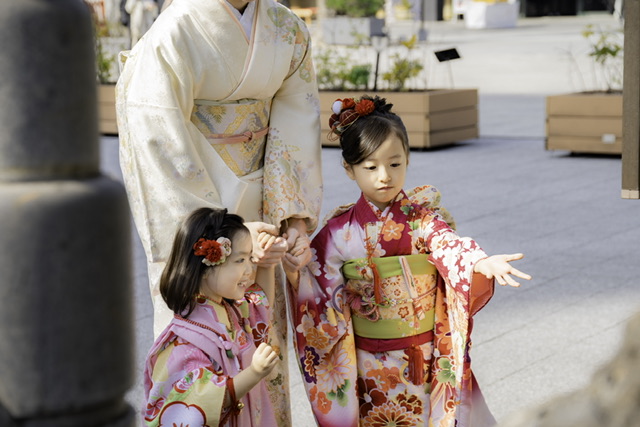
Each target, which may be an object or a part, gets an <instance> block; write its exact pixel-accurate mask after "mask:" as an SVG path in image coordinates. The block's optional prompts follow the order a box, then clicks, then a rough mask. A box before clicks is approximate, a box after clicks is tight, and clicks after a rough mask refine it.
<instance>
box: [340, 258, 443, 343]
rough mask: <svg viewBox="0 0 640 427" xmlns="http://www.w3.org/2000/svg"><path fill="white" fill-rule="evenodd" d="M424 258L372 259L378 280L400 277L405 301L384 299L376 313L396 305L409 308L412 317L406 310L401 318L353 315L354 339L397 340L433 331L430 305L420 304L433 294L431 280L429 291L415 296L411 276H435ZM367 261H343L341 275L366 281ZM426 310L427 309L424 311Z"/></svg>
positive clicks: (368, 277) (434, 270)
mask: <svg viewBox="0 0 640 427" xmlns="http://www.w3.org/2000/svg"><path fill="white" fill-rule="evenodd" d="M427 258H428V255H425V254H416V255H406V256H393V257H383V258H372V259H371V261H372V262H373V263H375V266H376V269H377V271H378V274H379V277H380V280H382V281H383V282H385V281H387V283H389V282H388V279H391V278H394V277H395V276H400V277H401V281H402V282H404V284H405V285H406V292H405V296H406V297H407V298H404V299H400V300H393V299H390V298H385V304H382V305H378V307H377V308H376V310H378V312H380V311H382V310H392V309H393V306H394V305H395V306H397V305H399V304H405V305H409V304H410V305H412V310H411V311H413V314H410V311H409V309H408V308H407V309H406V312H407V314H408V315H406V316H405V317H400V316H393V317H391V318H388V317H387V318H385V317H384V316H378V317H377V318H375V319H372V318H371V316H362V315H360V314H361V313H353V316H352V317H351V319H352V322H353V329H354V333H355V335H356V336H358V337H362V338H371V339H382V340H388V339H401V338H406V337H413V336H417V335H422V334H425V333H426V332H428V331H431V330H433V326H434V320H435V308H434V304H433V303H431V304H429V303H428V302H426V301H424V300H425V299H426V298H428V297H429V296H431V297H433V295H434V293H435V281H434V286H433V288H432V289H429V290H427V291H426V292H425V293H424V294H423V295H418V293H417V291H416V288H415V281H414V276H418V275H433V276H435V274H436V273H437V270H436V267H435V266H434V265H433V264H431V263H430V262H429V261H428V259H427ZM368 265H369V260H368V259H366V258H360V259H354V260H350V261H347V262H346V263H345V264H344V265H343V267H342V273H343V275H344V277H345V278H346V279H348V280H365V281H368V282H370V281H371V277H370V273H369V272H368V271H369V269H368V268H367V266H368ZM425 307H429V308H428V309H426V310H425V309H424V308H425Z"/></svg>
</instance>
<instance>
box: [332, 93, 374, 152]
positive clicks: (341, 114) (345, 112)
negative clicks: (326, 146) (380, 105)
mask: <svg viewBox="0 0 640 427" xmlns="http://www.w3.org/2000/svg"><path fill="white" fill-rule="evenodd" d="M375 109H376V106H375V104H374V103H373V101H372V100H370V99H360V100H358V101H356V100H354V99H353V98H345V99H337V100H336V101H335V102H334V103H333V106H332V107H331V110H332V111H333V114H332V115H331V117H329V127H330V128H331V132H329V135H328V136H327V138H328V139H329V140H330V141H335V140H337V139H338V138H340V135H342V133H343V132H344V131H345V130H346V129H347V128H348V127H349V126H351V125H352V124H353V122H355V121H356V120H358V119H359V118H360V117H362V116H367V115H369V114H371V113H372V112H373V111H374V110H375Z"/></svg>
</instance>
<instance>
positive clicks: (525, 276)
mask: <svg viewBox="0 0 640 427" xmlns="http://www.w3.org/2000/svg"><path fill="white" fill-rule="evenodd" d="M509 273H510V274H512V275H514V276H516V277H519V278H521V279H524V280H531V276H530V275H528V274H527V273H523V272H522V271H520V270H518V269H515V268H512V269H511V271H510V272H509Z"/></svg>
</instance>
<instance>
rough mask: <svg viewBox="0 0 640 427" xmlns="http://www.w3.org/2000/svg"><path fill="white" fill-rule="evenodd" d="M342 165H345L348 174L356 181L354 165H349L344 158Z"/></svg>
mask: <svg viewBox="0 0 640 427" xmlns="http://www.w3.org/2000/svg"><path fill="white" fill-rule="evenodd" d="M342 167H344V171H345V172H346V173H347V176H348V177H349V178H351V179H352V180H354V181H355V180H356V176H355V174H354V173H353V165H349V164H347V163H346V162H345V161H344V160H343V161H342Z"/></svg>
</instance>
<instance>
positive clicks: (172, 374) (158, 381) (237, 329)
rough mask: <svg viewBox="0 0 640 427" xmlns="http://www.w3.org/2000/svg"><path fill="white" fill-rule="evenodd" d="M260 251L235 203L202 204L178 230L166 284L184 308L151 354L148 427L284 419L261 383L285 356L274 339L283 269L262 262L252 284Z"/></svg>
mask: <svg viewBox="0 0 640 427" xmlns="http://www.w3.org/2000/svg"><path fill="white" fill-rule="evenodd" d="M258 241H259V243H260V244H261V246H262V247H263V248H265V249H266V248H268V247H269V246H271V245H272V244H282V243H283V242H284V240H283V238H281V237H278V238H276V237H275V236H271V235H269V234H266V233H262V234H261V235H260V236H259V238H258ZM251 253H252V241H251V235H250V233H249V230H248V229H247V227H246V226H245V225H244V223H243V221H242V218H241V217H239V216H238V215H233V214H229V213H227V211H226V209H224V210H220V209H210V208H201V209H198V210H196V211H195V212H193V213H192V214H191V215H190V216H189V217H188V218H187V219H186V221H185V222H184V223H183V225H182V226H181V228H180V229H179V230H178V232H177V234H176V236H175V240H174V242H173V248H172V250H171V255H170V257H169V261H168V262H167V265H166V267H165V269H164V272H163V274H162V278H161V281H160V291H161V293H162V297H163V298H164V300H165V302H166V303H167V305H168V307H169V308H170V309H171V310H172V311H173V312H174V313H175V315H174V318H173V320H172V321H171V323H170V324H169V326H167V328H166V329H165V330H164V332H162V333H161V334H160V336H159V337H158V338H157V339H156V341H155V343H154V344H153V346H152V348H151V350H150V351H149V354H148V356H147V360H146V366H145V373H144V389H145V400H146V408H144V410H143V417H144V422H145V425H146V426H171V425H189V426H191V427H195V426H209V427H213V426H218V425H225V426H226V425H232V426H243V427H244V426H260V427H262V426H275V425H276V416H275V414H274V410H273V407H272V402H271V400H270V398H269V395H268V393H267V389H266V386H265V384H264V381H261V380H262V379H263V378H264V377H265V376H267V375H268V374H269V373H270V372H271V371H272V370H273V368H274V366H275V365H276V362H277V361H278V360H279V357H278V354H277V353H276V352H275V351H274V349H273V348H271V347H270V346H269V345H268V344H267V343H266V342H265V341H266V337H267V335H268V328H269V323H268V322H269V314H270V313H269V305H268V303H269V302H272V301H273V295H274V279H273V277H274V274H273V268H274V267H268V268H265V267H260V268H258V270H257V272H256V282H257V283H259V287H256V286H252V285H253V283H251V282H250V281H249V278H250V277H252V273H253V268H254V266H253V264H252V262H251V261H250V258H251Z"/></svg>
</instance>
